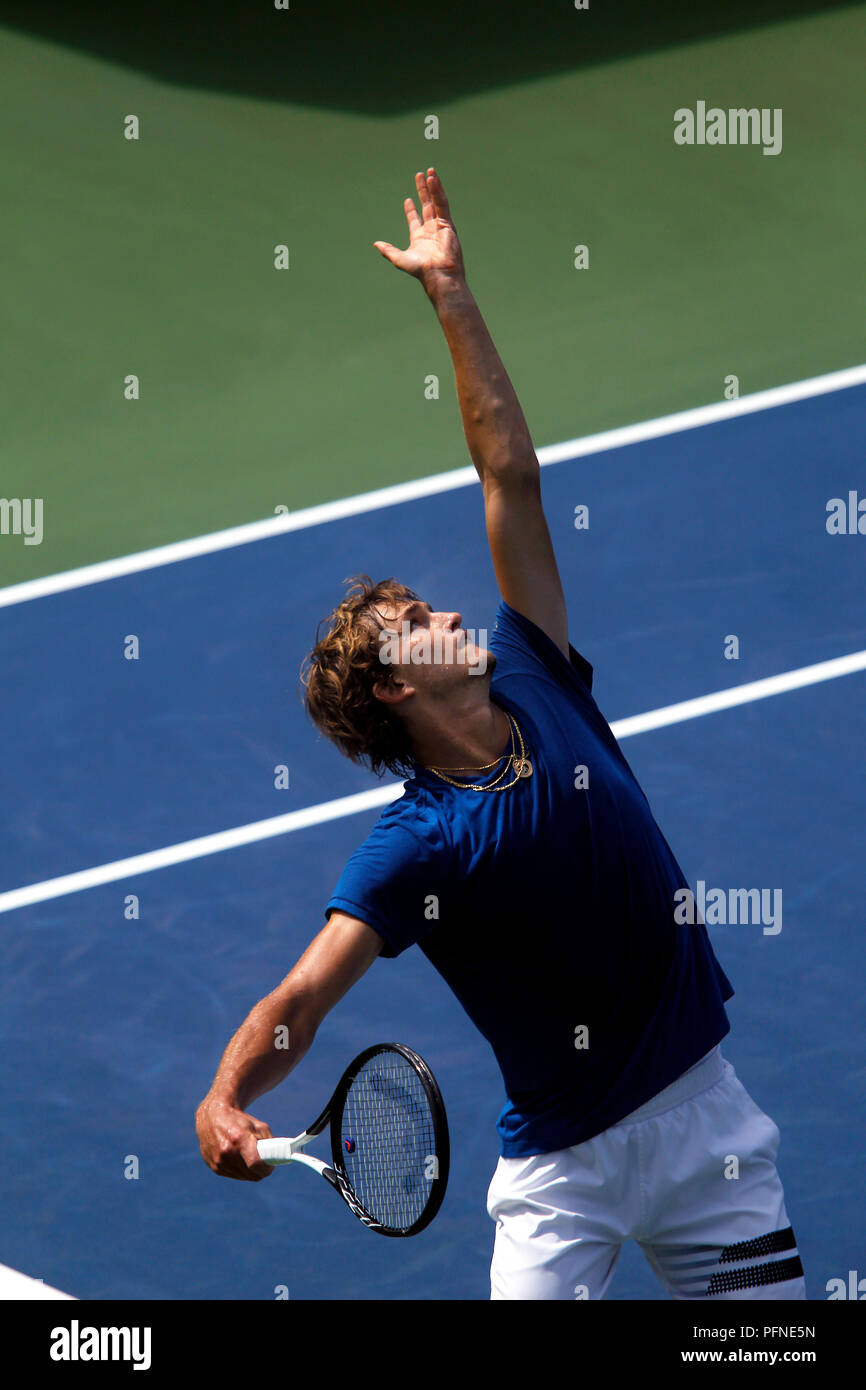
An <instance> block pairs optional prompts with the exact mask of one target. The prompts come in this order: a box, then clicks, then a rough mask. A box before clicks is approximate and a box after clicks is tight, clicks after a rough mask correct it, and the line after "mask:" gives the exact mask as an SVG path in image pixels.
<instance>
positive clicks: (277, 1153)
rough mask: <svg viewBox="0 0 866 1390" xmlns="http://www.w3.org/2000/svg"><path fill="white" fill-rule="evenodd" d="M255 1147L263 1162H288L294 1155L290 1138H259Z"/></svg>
mask: <svg viewBox="0 0 866 1390" xmlns="http://www.w3.org/2000/svg"><path fill="white" fill-rule="evenodd" d="M256 1148H257V1149H258V1151H259V1158H263V1159H264V1161H265V1163H290V1162H291V1161H292V1158H293V1156H294V1145H293V1140H291V1139H259V1140H258V1141H257V1143H256Z"/></svg>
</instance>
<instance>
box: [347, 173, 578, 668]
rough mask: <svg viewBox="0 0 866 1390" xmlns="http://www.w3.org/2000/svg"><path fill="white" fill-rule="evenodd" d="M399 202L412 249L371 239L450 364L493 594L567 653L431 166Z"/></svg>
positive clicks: (486, 340) (484, 336) (493, 356)
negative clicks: (414, 291) (422, 299)
mask: <svg viewBox="0 0 866 1390" xmlns="http://www.w3.org/2000/svg"><path fill="white" fill-rule="evenodd" d="M415 185H416V188H417V190H418V197H419V200H420V203H421V215H420V216H419V214H418V210H417V209H416V207H415V203H414V200H413V199H412V198H407V199H406V200H405V202H404V204H403V207H404V211H405V213H406V220H407V222H408V224H409V246H408V247H407V248H406V250H402V251H401V250H400V249H399V248H398V247H396V246H392V245H391V244H390V242H386V241H377V242H374V245H375V246H376V248H377V250H379V251H380V252H381V253H382V255H383V256H385V257H386V259H387V260H389V261H390V262H391V264H392V265H395V266H397V268H398V269H399V270H404V271H406V273H407V274H409V275H414V276H415V277H416V279H419V280H420V281H421V283H422V284H423V286H424V289H425V291H426V293H427V296H428V298H429V299H430V301H431V303H432V304H433V307H434V309H435V310H436V314H437V316H438V318H439V322H440V324H441V325H442V329H443V332H444V334H445V339H446V341H447V343H448V347H449V349H450V352H451V358H452V361H453V363H454V375H455V379H456V383H457V399H458V402H459V405H460V413H461V416H462V418H463V430H464V433H465V435H466V443H467V445H468V447H469V453H470V455H471V458H472V462H473V463H474V464H475V467H476V469H477V470H478V476H479V478H480V479H481V486H482V489H483V492H484V512H485V520H486V524H487V538H488V541H489V543H490V554H491V556H492V559H493V568H494V570H495V572H496V579H497V583H498V584H499V592H500V593H501V595H502V597H503V598H504V599H505V601H506V603H509V604H510V605H511V607H512V608H514V609H516V611H517V612H518V613H522V614H523V615H524V617H527V618H529V619H531V621H532V622H534V623H536V624H537V625H538V627H540V628H541V629H542V631H544V632H546V633H547V635H548V636H549V637H550V638H551V640H552V641H553V642H555V643H556V645H557V646H558V647H559V649H560V651H561V652H562V653H563V655H564V656H566V657H567V656H568V618H567V614H566V608H565V596H564V594H563V591H562V582H561V580H560V577H559V571H558V569H557V565H556V558H555V556H554V553H553V545H552V543H551V540H550V532H549V531H548V528H547V521H546V519H545V516H544V510H543V508H542V505H541V486H540V477H539V468H538V459H537V458H536V456H535V450H534V448H533V445H532V439H531V437H530V434H529V429H528V426H527V424H526V420H525V418H524V415H523V411H522V410H521V408H520V403H519V401H518V399H517V396H516V395H515V392H514V387H513V386H512V384H511V382H510V380H509V378H508V374H507V372H506V370H505V368H504V366H503V365H502V361H501V359H500V357H499V354H498V352H497V351H496V348H495V347H494V345H493V340H492V338H491V337H490V334H489V332H488V330H487V326H486V324H485V322H484V319H483V318H482V317H481V312H480V310H479V308H478V305H477V304H476V302H475V299H474V297H473V295H472V293H471V291H470V289H469V286H468V285H467V283H466V274H465V270H464V266H463V253H462V251H461V248H460V242H459V240H458V237H457V232H456V229H455V227H454V223H453V220H452V218H451V212H450V209H449V206H448V199H447V198H446V196H445V190H444V189H443V187H442V184H441V182H440V180H439V177H438V175H437V174H436V171H435V169H433V168H430V169H428V170H427V173H426V175H424V174H421V173H418V174H416V175H415Z"/></svg>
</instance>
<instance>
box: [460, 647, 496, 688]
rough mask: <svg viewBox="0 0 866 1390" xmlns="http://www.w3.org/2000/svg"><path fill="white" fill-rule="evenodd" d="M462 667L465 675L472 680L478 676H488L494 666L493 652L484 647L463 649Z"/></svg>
mask: <svg viewBox="0 0 866 1390" xmlns="http://www.w3.org/2000/svg"><path fill="white" fill-rule="evenodd" d="M463 665H464V666H465V668H466V672H467V675H469V676H471V677H472V679H473V680H477V679H478V677H479V676H489V675H490V673H491V672H492V671H493V669H494V667H495V666H496V657H495V656H494V654H493V652H491V651H488V650H487V648H486V647H469V646H467V647H465V648H464V652H463Z"/></svg>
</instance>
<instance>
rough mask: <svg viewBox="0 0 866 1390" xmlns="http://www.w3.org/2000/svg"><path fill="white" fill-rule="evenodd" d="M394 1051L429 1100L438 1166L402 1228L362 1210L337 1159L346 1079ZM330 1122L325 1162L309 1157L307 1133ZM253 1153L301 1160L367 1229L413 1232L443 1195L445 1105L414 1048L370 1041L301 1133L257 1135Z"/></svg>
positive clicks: (273, 1160)
mask: <svg viewBox="0 0 866 1390" xmlns="http://www.w3.org/2000/svg"><path fill="white" fill-rule="evenodd" d="M385 1052H397V1053H399V1055H400V1056H402V1057H403V1058H404V1059H405V1060H406V1061H408V1062H409V1063H410V1065H411V1066H412V1068H413V1069H414V1071H415V1072H416V1074H417V1076H418V1078H419V1080H420V1081H421V1084H422V1086H423V1087H424V1090H425V1092H426V1095H427V1101H428V1104H429V1106H430V1114H431V1117H432V1123H433V1140H434V1145H435V1158H436V1160H437V1165H438V1170H437V1174H436V1177H435V1178H431V1179H430V1183H431V1189H432V1190H431V1193H430V1196H429V1197H428V1200H427V1203H426V1205H425V1207H424V1210H423V1211H422V1212H421V1215H420V1216H419V1217H418V1219H417V1221H415V1222H413V1224H412V1225H411V1226H409V1227H406V1228H405V1229H403V1228H400V1227H394V1226H386V1225H384V1224H383V1223H382V1222H381V1221H377V1220H376V1218H375V1217H374V1216H373V1215H372V1214H371V1213H370V1212H368V1211H367V1209H366V1208H365V1207H364V1205H363V1204H362V1203H361V1201H360V1200H359V1198H358V1196H357V1194H356V1193H355V1191H354V1188H353V1187H352V1182H351V1179H350V1177H349V1174H348V1172H347V1170H346V1166H345V1162H344V1159H343V1136H342V1123H343V1107H344V1105H345V1101H346V1096H347V1095H348V1092H349V1089H350V1087H351V1085H352V1082H353V1081H354V1080H355V1078H356V1076H357V1075H358V1072H359V1071H361V1069H362V1068H363V1067H364V1066H365V1065H366V1064H367V1062H369V1061H370V1060H371V1059H372V1058H373V1057H376V1056H377V1055H379V1054H380V1053H385ZM329 1122H330V1135H331V1164H330V1165H329V1164H327V1163H324V1162H323V1161H322V1159H320V1158H313V1157H312V1155H309V1154H305V1153H304V1152H303V1150H304V1149H305V1148H306V1146H307V1144H309V1143H310V1141H311V1140H312V1139H315V1138H316V1136H317V1135H319V1134H321V1133H322V1131H323V1129H324V1128H325V1126H326V1125H328V1123H329ZM258 1151H259V1157H260V1158H262V1159H264V1161H265V1162H266V1163H270V1164H273V1165H277V1164H283V1163H303V1164H304V1166H305V1167H307V1168H312V1169H313V1170H314V1171H315V1172H317V1173H319V1174H320V1176H321V1177H323V1178H325V1180H326V1181H327V1182H329V1183H330V1184H331V1186H332V1187H333V1188H335V1190H336V1191H337V1192H339V1194H340V1196H341V1197H342V1198H343V1201H344V1202H345V1203H346V1205H347V1206H348V1207H349V1209H350V1210H351V1211H352V1212H353V1213H354V1215H355V1216H357V1218H358V1220H359V1221H360V1222H362V1224H363V1225H365V1226H366V1227H367V1228H368V1229H369V1230H371V1231H376V1232H377V1234H378V1235H381V1236H395V1237H402V1236H414V1235H417V1234H418V1233H419V1231H423V1230H424V1228H425V1227H426V1226H429V1224H430V1222H431V1221H432V1220H433V1218H434V1216H435V1215H436V1213H437V1212H438V1210H439V1208H440V1207H441V1205H442V1200H443V1198H444V1196H445V1188H446V1187H447V1185H448V1172H449V1167H450V1159H451V1148H450V1138H449V1134H448V1120H447V1118H446V1115H445V1106H444V1103H443V1101H442V1095H441V1093H440V1090H439V1087H438V1085H437V1083H436V1078H435V1077H434V1075H433V1073H432V1072H431V1070H430V1068H429V1067H428V1065H427V1063H426V1062H425V1061H424V1059H423V1057H419V1056H418V1053H417V1052H413V1051H412V1049H411V1047H406V1046H405V1044H403V1043H374V1044H373V1046H372V1047H368V1048H365V1049H364V1051H363V1052H360V1053H359V1054H358V1056H357V1057H355V1058H354V1059H353V1060H352V1061H351V1062H350V1063H349V1065H348V1067H347V1068H346V1070H345V1071H344V1072H343V1075H342V1076H341V1077H340V1080H339V1081H338V1082H337V1085H336V1087H335V1089H334V1094H333V1095H332V1096H331V1099H330V1100H329V1101H328V1104H327V1105H326V1106H325V1109H324V1110H323V1111H322V1113H321V1115H320V1116H319V1117H318V1119H317V1120H316V1121H315V1122H314V1123H313V1124H311V1125H310V1126H309V1127H308V1128H307V1129H306V1130H305V1131H304V1133H303V1134H299V1135H297V1137H296V1138H294V1139H260V1140H259V1141H258Z"/></svg>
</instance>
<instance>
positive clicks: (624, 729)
mask: <svg viewBox="0 0 866 1390" xmlns="http://www.w3.org/2000/svg"><path fill="white" fill-rule="evenodd" d="M855 671H866V651H862V652H852V653H851V654H850V655H849V656H839V657H834V658H833V660H831V661H820V662H818V663H817V665H815V666H802V667H800V669H799V670H798V671H784V672H782V673H781V674H780V675H778V676H768V677H766V678H765V679H764V680H759V681H749V682H748V683H747V684H746V685H735V686H733V687H732V688H730V689H728V690H718V691H716V692H715V693H714V694H711V695H701V696H699V698H698V699H695V700H683V701H681V702H680V704H677V705H665V706H664V707H663V708H662V709H657V710H650V711H649V713H647V714H636V715H632V716H631V718H628V719H618V720H616V721H615V722H614V723H613V724H611V726H610V727H611V729H612V731H613V733H614V735H615V737H616V738H617V739H619V740H622V739H624V738H630V737H631V736H632V735H633V734H644V733H647V732H648V731H649V730H650V729H662V728H665V726H666V725H669V724H681V723H683V721H684V720H687V719H697V718H698V717H699V716H701V715H704V714H714V713H715V712H716V711H717V710H722V709H732V708H734V706H736V705H745V704H748V703H749V702H750V701H752V700H765V699H766V698H767V697H768V696H770V695H781V694H782V693H783V692H785V691H788V690H799V689H801V688H802V687H803V686H806V685H817V684H818V682H820V681H831V680H836V679H837V677H839V676H848V675H852V674H853V673H854V672H855ZM402 791H403V783H402V782H389V783H388V784H387V785H386V786H379V787H373V788H372V789H371V790H370V791H365V792H357V793H355V795H354V796H341V797H338V798H337V799H336V800H334V801H322V802H320V803H319V804H318V805H317V806H307V807H305V808H304V809H303V810H302V811H289V812H288V814H286V815H283V816H273V817H271V818H270V819H269V820H259V821H253V822H252V823H251V824H249V825H240V826H236V827H235V828H234V829H233V830H221V831H219V832H218V833H217V834H215V835H204V836H202V837H201V838H200V839H197V840H184V841H183V842H182V843H181V844H177V845H169V846H168V847H167V848H165V849H155V850H151V851H150V853H148V854H136V855H133V857H132V858H130V859H118V860H116V861H115V862H114V863H113V864H100V865H98V866H97V867H96V868H93V869H82V870H81V871H80V872H79V873H75V874H64V875H63V877H61V878H50V879H46V880H45V882H44V883H33V884H30V885H29V886H28V887H26V888H13V889H11V890H10V891H9V892H7V893H0V913H2V912H12V911H14V909H15V908H18V907H30V906H32V904H33V903H41V902H46V901H47V900H48V899H49V898H60V897H64V896H65V895H66V894H68V893H80V892H82V891H83V890H84V889H86V888H97V887H99V886H100V885H101V884H103V883H116V882H117V881H118V879H124V878H132V877H134V876H135V875H137V874H147V873H152V872H153V870H154V869H165V868H168V866H169V865H171V864H184V863H187V862H188V861H189V860H191V859H203V858H204V857H205V856H206V855H208V854H220V853H222V851H224V850H228V849H237V848H238V846H239V845H251V844H256V843H258V841H259V840H269V839H271V838H272V837H273V836H275V835H287V834H289V833H290V832H291V831H293V830H304V829H306V828H307V827H308V826H311V825H321V824H323V823H324V822H325V821H331V820H339V819H340V818H341V817H343V816H354V815H357V814H359V813H360V812H361V811H371V810H375V809H376V808H377V807H380V806H386V805H387V804H388V802H390V801H396V800H397V798H398V797H399V796H400V795H401V794H402Z"/></svg>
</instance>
